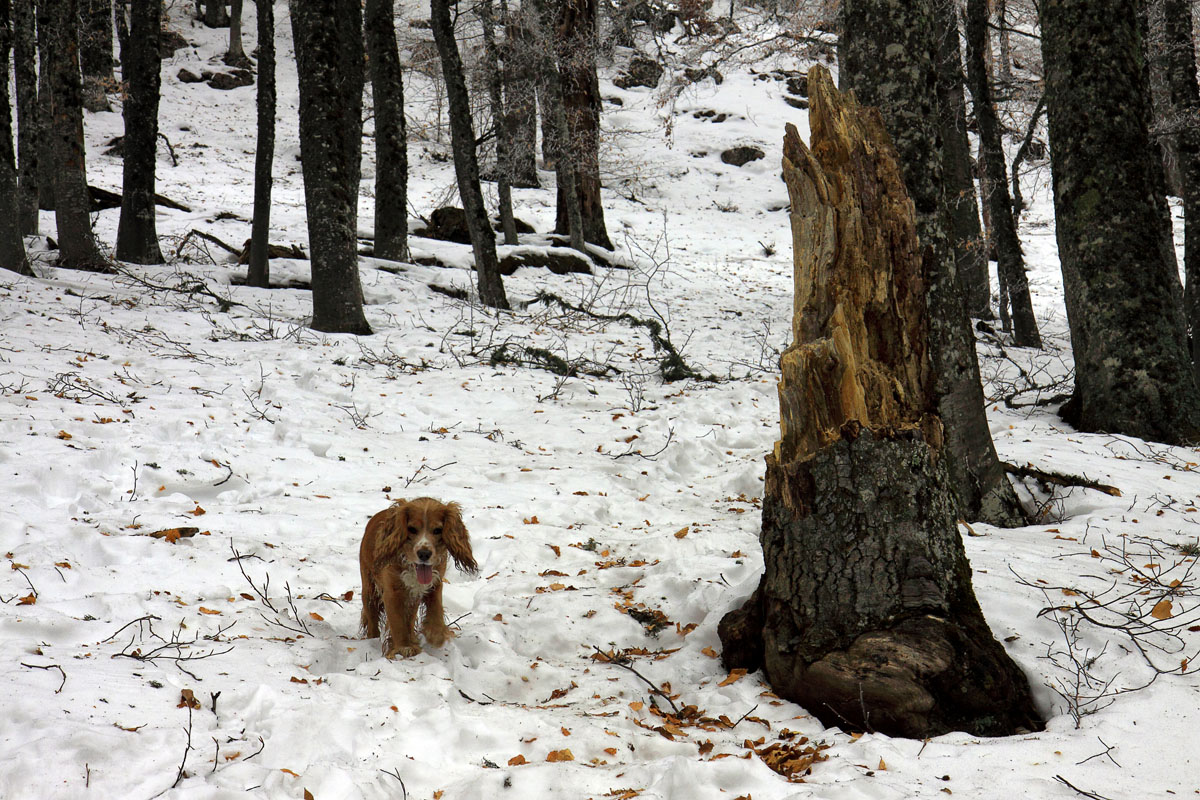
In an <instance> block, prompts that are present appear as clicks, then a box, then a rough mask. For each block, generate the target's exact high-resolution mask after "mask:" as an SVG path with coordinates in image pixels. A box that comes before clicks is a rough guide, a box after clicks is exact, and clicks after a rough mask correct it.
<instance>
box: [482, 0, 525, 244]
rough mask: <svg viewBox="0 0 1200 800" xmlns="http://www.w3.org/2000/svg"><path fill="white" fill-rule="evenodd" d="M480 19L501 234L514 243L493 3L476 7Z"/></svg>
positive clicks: (487, 1) (484, 0) (509, 165)
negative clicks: (493, 130) (494, 141)
mask: <svg viewBox="0 0 1200 800" xmlns="http://www.w3.org/2000/svg"><path fill="white" fill-rule="evenodd" d="M479 19H480V22H481V23H482V24H483V48H484V57H485V58H486V59H487V71H488V76H487V87H488V102H489V104H490V105H491V109H492V127H493V128H494V129H495V135H496V194H497V197H498V199H497V205H498V206H499V211H500V228H501V230H503V231H504V243H505V244H509V245H514V244H516V243H517V224H516V220H514V219H513V208H512V182H511V178H510V176H511V174H512V161H511V159H510V157H509V139H508V136H507V134H506V132H505V131H504V120H505V118H506V117H507V113H506V112H505V110H504V97H503V95H502V93H501V83H502V77H501V76H502V72H501V69H500V51H499V50H498V49H497V47H496V32H495V24H496V22H495V19H494V18H493V16H492V0H482V2H481V3H480V4H479Z"/></svg>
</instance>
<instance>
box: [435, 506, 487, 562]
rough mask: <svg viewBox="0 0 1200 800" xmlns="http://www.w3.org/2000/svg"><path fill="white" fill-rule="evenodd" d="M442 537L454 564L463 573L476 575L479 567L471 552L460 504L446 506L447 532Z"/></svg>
mask: <svg viewBox="0 0 1200 800" xmlns="http://www.w3.org/2000/svg"><path fill="white" fill-rule="evenodd" d="M442 536H443V538H444V540H445V542H446V550H447V552H449V553H450V557H451V558H453V559H454V564H455V566H457V567H458V568H459V569H461V570H462V571H463V572H469V573H472V574H473V573H475V572H478V571H479V565H478V564H476V563H475V555H474V554H473V553H472V552H471V540H470V538H469V537H468V536H467V526H466V525H464V524H463V519H462V507H460V506H459V505H458V503H447V504H446V522H445V530H443V531H442Z"/></svg>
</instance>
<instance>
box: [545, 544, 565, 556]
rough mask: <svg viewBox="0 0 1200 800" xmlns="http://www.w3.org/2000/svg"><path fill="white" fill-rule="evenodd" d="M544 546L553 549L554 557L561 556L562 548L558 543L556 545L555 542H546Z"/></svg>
mask: <svg viewBox="0 0 1200 800" xmlns="http://www.w3.org/2000/svg"><path fill="white" fill-rule="evenodd" d="M546 547H549V548H550V549H551V550H553V551H554V557H555V558H559V557H561V556H562V548H561V547H559V546H558V545H556V544H548V545H546Z"/></svg>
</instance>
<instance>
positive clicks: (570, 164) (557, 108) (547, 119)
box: [533, 0, 587, 253]
mask: <svg viewBox="0 0 1200 800" xmlns="http://www.w3.org/2000/svg"><path fill="white" fill-rule="evenodd" d="M533 5H534V15H533V18H534V23H535V25H536V33H535V39H536V41H537V42H538V44H539V47H538V51H539V52H540V53H541V54H542V69H541V73H542V81H541V89H540V91H539V98H540V99H539V103H540V105H541V108H542V119H543V122H542V126H543V134H542V152H543V153H545V152H546V150H547V148H550V147H553V148H554V149H553V159H554V160H553V164H554V171H555V183H557V184H558V187H557V188H558V191H557V192H556V194H557V195H558V197H559V198H560V200H561V203H562V204H563V205H560V206H559V211H558V213H560V214H561V213H563V206H564V205H565V213H566V218H567V236H568V239H569V240H570V243H571V247H573V248H574V249H576V250H578V251H579V252H581V253H587V245H586V244H585V242H584V234H583V210H582V207H581V205H580V202H579V191H578V189H577V186H576V182H577V174H576V170H575V162H574V160H573V159H572V158H570V157H569V156H567V155H566V154H565V153H564V152H563V147H564V143H565V142H567V141H569V140H570V138H571V135H570V133H569V131H568V126H567V115H566V111H565V110H564V102H563V99H562V96H563V89H562V76H561V74H560V73H559V65H558V59H556V58H555V57H554V45H553V39H552V37H553V36H554V32H553V17H552V16H551V13H550V10H549V8H548V6H547V2H546V0H534V2H533ZM547 130H549V131H550V132H552V134H553V137H551V136H547V135H546V132H547ZM551 138H553V144H551ZM545 158H546V160H547V161H549V160H550V156H545Z"/></svg>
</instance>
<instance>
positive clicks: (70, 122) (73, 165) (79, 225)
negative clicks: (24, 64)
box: [38, 0, 109, 271]
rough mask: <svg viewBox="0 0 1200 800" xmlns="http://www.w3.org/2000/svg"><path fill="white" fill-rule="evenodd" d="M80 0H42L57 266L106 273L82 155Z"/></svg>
mask: <svg viewBox="0 0 1200 800" xmlns="http://www.w3.org/2000/svg"><path fill="white" fill-rule="evenodd" d="M77 18H78V14H77V9H76V6H75V0H42V2H41V3H40V4H39V7H38V30H39V31H41V32H42V33H43V34H45V35H44V36H42V37H41V42H40V44H41V46H42V47H43V48H44V49H45V50H46V64H47V66H48V72H49V74H48V80H49V83H50V93H49V94H50V128H49V136H48V138H49V139H50V140H51V143H52V144H51V147H52V152H53V155H54V158H53V165H52V174H53V176H54V178H53V180H54V215H55V221H56V222H57V226H58V248H59V254H58V263H59V265H60V266H63V267H68V268H72V269H86V270H98V271H107V270H108V269H109V265H108V262H107V260H106V259H105V258H104V256H103V255H102V254H101V252H100V248H99V247H98V246H97V244H96V239H95V237H93V236H92V226H91V218H90V216H89V210H90V204H91V197H90V195H89V193H88V185H87V171H86V166H85V162H84V150H83V106H82V99H81V91H82V87H81V85H80V73H79V44H78V42H77V41H76V29H77V26H76V25H75V20H76V19H77Z"/></svg>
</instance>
